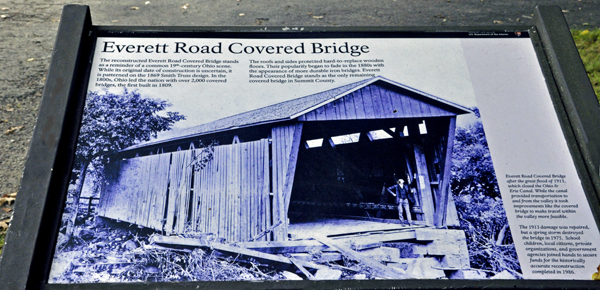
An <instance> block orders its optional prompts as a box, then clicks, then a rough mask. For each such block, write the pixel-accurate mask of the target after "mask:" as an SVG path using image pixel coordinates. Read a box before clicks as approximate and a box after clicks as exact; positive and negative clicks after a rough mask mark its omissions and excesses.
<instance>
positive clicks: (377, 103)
mask: <svg viewBox="0 0 600 290" xmlns="http://www.w3.org/2000/svg"><path fill="white" fill-rule="evenodd" d="M369 90H370V91H371V100H372V101H373V112H374V118H376V119H383V118H385V117H386V116H385V113H384V110H383V105H382V102H383V100H382V99H381V92H380V91H379V87H378V86H376V85H370V86H369Z"/></svg>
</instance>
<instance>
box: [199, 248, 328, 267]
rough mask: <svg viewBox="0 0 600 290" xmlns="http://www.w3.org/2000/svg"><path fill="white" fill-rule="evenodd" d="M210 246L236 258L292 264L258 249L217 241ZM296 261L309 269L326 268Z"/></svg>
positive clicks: (273, 264) (271, 263)
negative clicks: (238, 246)
mask: <svg viewBox="0 0 600 290" xmlns="http://www.w3.org/2000/svg"><path fill="white" fill-rule="evenodd" d="M210 246H211V248H212V249H214V250H217V251H219V252H222V253H226V254H230V255H232V256H233V257H235V258H236V259H246V258H250V259H254V260H256V261H258V262H261V263H266V264H269V265H272V266H279V267H286V268H288V269H289V267H290V266H294V264H293V263H292V262H291V261H290V259H289V258H286V257H283V256H278V255H272V254H267V253H263V252H259V251H254V250H250V249H244V248H237V247H233V246H229V245H225V244H219V243H211V245H210ZM296 262H297V263H298V264H299V265H302V266H303V267H305V268H309V269H317V270H318V269H326V268H327V267H326V266H321V265H319V264H316V263H312V262H305V261H296Z"/></svg>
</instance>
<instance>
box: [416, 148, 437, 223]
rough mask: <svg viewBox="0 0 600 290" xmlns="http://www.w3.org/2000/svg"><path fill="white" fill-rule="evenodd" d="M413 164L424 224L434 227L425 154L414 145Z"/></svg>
mask: <svg viewBox="0 0 600 290" xmlns="http://www.w3.org/2000/svg"><path fill="white" fill-rule="evenodd" d="M414 153H415V162H416V166H417V187H418V189H419V192H420V193H421V200H422V202H423V204H422V207H423V212H424V217H425V224H427V225H429V226H433V225H434V207H433V195H432V192H431V186H430V184H429V172H428V170H427V161H426V159H425V152H424V151H423V149H422V148H420V147H419V146H417V145H415V146H414Z"/></svg>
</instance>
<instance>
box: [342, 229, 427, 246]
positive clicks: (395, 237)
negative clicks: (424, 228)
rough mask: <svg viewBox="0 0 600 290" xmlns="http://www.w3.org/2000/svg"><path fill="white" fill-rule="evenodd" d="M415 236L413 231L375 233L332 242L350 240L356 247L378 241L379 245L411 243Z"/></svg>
mask: <svg viewBox="0 0 600 290" xmlns="http://www.w3.org/2000/svg"><path fill="white" fill-rule="evenodd" d="M415 239H416V235H415V231H414V230H411V231H405V232H391V233H377V234H371V235H363V236H349V237H339V238H335V239H333V240H335V241H339V242H344V241H347V240H352V241H353V242H354V243H356V244H357V245H365V244H368V243H369V242H372V241H374V240H375V241H378V242H380V243H391V242H402V241H411V240H415Z"/></svg>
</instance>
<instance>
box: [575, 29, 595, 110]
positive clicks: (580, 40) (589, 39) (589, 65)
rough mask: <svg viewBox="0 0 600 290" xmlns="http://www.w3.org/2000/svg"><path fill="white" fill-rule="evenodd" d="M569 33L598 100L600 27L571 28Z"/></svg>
mask: <svg viewBox="0 0 600 290" xmlns="http://www.w3.org/2000/svg"><path fill="white" fill-rule="evenodd" d="M571 34H572V35H573V40H575V45H576V46H577V50H579V55H580V56H581V59H582V60H583V64H584V65H585V71H586V72H587V74H588V77H589V78H590V82H591V83H592V86H593V87H594V91H595V92H596V98H598V101H600V29H593V30H587V29H586V30H572V31H571Z"/></svg>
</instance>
